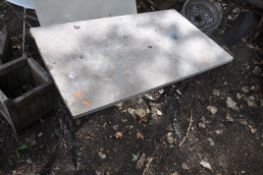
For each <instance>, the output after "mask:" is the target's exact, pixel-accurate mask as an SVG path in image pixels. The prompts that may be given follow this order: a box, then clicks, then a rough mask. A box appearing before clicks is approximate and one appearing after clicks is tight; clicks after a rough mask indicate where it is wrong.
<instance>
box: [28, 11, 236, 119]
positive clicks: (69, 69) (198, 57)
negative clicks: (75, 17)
mask: <svg viewBox="0 0 263 175" xmlns="http://www.w3.org/2000/svg"><path fill="white" fill-rule="evenodd" d="M31 32H32V34H33V36H34V38H35V40H36V43H37V45H38V47H39V50H40V52H41V54H42V57H43V59H44V62H45V63H46V65H47V67H48V69H49V70H50V72H51V74H52V76H53V78H54V80H55V83H56V85H57V87H58V89H59V91H60V93H61V95H62V97H63V98H64V100H65V103H66V104H67V106H68V108H69V110H70V112H71V114H72V115H73V117H75V118H77V117H81V116H84V115H86V114H89V113H91V112H94V111H97V110H100V109H102V108H105V107H108V106H111V105H112V104H114V103H116V102H120V101H122V100H125V99H127V98H130V97H133V96H135V95H138V94H141V93H144V92H147V91H149V90H152V89H155V88H160V87H163V86H166V85H169V84H172V83H174V82H177V81H180V80H183V79H185V78H188V77H191V76H194V75H196V74H199V73H202V72H204V71H207V70H209V69H212V68H215V67H217V66H220V65H223V64H225V63H228V62H230V61H231V60H232V57H231V56H230V55H229V54H228V53H227V52H225V51H224V50H223V49H222V48H221V47H220V46H218V45H217V44H216V43H215V42H213V41H212V40H211V39H209V38H208V37H207V36H206V35H205V34H203V33H202V32H201V31H200V30H199V29H197V28H196V27H195V26H193V25H192V24H191V23H190V22H189V21H187V20H186V19H185V18H184V17H183V16H181V15H180V14H179V13H178V12H176V11H174V10H169V11H161V12H153V13H145V14H139V15H127V16H121V17H112V18H104V19H99V20H88V21H82V22H75V23H68V24H62V25H55V26H49V27H41V28H35V29H32V31H31Z"/></svg>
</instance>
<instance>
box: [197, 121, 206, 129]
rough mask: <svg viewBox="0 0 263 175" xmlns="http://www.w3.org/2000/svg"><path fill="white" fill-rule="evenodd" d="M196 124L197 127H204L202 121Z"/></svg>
mask: <svg viewBox="0 0 263 175" xmlns="http://www.w3.org/2000/svg"><path fill="white" fill-rule="evenodd" d="M198 126H199V128H205V127H206V126H205V124H204V123H202V122H200V123H198Z"/></svg>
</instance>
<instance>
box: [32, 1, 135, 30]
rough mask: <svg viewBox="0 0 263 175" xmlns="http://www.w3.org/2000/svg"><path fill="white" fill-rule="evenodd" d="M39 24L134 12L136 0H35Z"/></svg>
mask: <svg viewBox="0 0 263 175" xmlns="http://www.w3.org/2000/svg"><path fill="white" fill-rule="evenodd" d="M34 3H35V7H36V13H37V16H38V18H39V22H40V24H41V25H52V24H60V23H66V22H73V21H81V20H87V19H95V18H101V17H108V16H119V15H127V14H136V13H137V7H136V0H35V1H34Z"/></svg>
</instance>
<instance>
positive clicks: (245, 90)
mask: <svg viewBox="0 0 263 175" xmlns="http://www.w3.org/2000/svg"><path fill="white" fill-rule="evenodd" d="M241 91H242V92H244V93H248V92H249V88H248V87H247V86H244V87H242V88H241Z"/></svg>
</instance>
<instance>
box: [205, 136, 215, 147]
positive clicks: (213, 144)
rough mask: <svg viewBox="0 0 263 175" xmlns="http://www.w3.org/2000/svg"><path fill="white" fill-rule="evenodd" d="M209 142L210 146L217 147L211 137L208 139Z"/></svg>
mask: <svg viewBox="0 0 263 175" xmlns="http://www.w3.org/2000/svg"><path fill="white" fill-rule="evenodd" d="M207 141H208V142H209V144H210V146H215V145H216V144H215V142H214V140H213V139H212V138H211V137H209V138H207Z"/></svg>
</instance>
